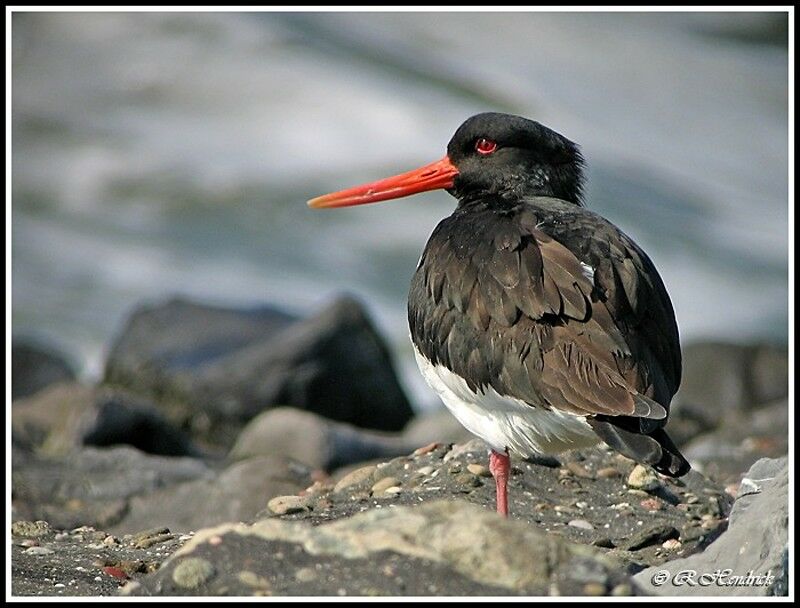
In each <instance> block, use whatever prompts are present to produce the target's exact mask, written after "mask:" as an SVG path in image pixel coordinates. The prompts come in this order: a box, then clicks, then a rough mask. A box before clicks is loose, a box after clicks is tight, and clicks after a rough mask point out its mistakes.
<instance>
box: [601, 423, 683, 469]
mask: <svg viewBox="0 0 800 608" xmlns="http://www.w3.org/2000/svg"><path fill="white" fill-rule="evenodd" d="M587 422H588V423H589V424H590V425H591V426H592V430H594V432H595V433H597V435H598V436H599V437H600V439H602V440H603V441H605V442H606V443H607V444H608V445H609V446H611V447H612V448H614V449H615V450H617V451H618V452H619V453H620V454H623V455H624V456H627V457H628V458H631V459H633V460H635V461H636V462H639V463H641V464H647V465H650V466H651V467H653V468H654V469H655V470H656V471H658V472H659V473H661V474H663V475H667V476H669V477H681V476H683V475H685V474H686V473H688V472H689V469H691V466H690V465H689V463H688V462H687V460H686V459H685V458H684V457H683V454H681V453H680V451H679V450H678V448H677V447H675V444H674V443H672V439H670V438H669V435H667V434H666V433H665V432H664V429H661V428H658V429H655V430H653V431H650V432H648V433H646V434H644V433H642V431H641V430H640V426H639V419H638V418H634V417H630V416H602V415H601V416H596V417H594V418H588V419H587Z"/></svg>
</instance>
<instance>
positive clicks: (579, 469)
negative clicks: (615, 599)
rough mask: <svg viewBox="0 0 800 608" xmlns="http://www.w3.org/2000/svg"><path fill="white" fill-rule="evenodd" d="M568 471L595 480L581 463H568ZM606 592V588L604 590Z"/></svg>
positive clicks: (576, 475) (566, 465)
mask: <svg viewBox="0 0 800 608" xmlns="http://www.w3.org/2000/svg"><path fill="white" fill-rule="evenodd" d="M564 466H565V467H566V468H567V470H568V471H569V472H570V473H572V474H573V475H575V477H582V478H583V479H594V475H593V474H592V473H591V472H590V471H589V470H588V469H587V468H586V467H585V466H583V465H582V464H581V463H579V462H574V461H573V462H568V463H567V464H565V465H564ZM604 591H605V588H604Z"/></svg>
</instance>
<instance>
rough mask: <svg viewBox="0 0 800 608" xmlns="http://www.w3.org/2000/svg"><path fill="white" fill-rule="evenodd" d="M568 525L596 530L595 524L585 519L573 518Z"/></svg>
mask: <svg viewBox="0 0 800 608" xmlns="http://www.w3.org/2000/svg"><path fill="white" fill-rule="evenodd" d="M567 525H568V526H572V527H573V528H579V529H581V530H594V526H593V525H592V524H590V523H589V522H588V521H586V520H585V519H573V520H572V521H570V522H569V523H568V524H567Z"/></svg>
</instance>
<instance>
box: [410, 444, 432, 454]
mask: <svg viewBox="0 0 800 608" xmlns="http://www.w3.org/2000/svg"><path fill="white" fill-rule="evenodd" d="M438 447H439V444H438V443H436V442H433V443H429V444H428V445H425V446H422V447H421V448H417V449H416V450H414V451H413V452H411V455H412V456H422V455H423V454H428V453H429V452H433V450H435V449H436V448H438Z"/></svg>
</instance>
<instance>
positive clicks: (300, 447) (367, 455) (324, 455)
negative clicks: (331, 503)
mask: <svg viewBox="0 0 800 608" xmlns="http://www.w3.org/2000/svg"><path fill="white" fill-rule="evenodd" d="M410 445H411V444H409V443H408V442H407V441H406V440H405V439H404V437H402V436H400V435H397V434H389V433H380V432H377V431H368V430H365V429H360V428H358V427H355V426H353V425H351V424H346V423H343V422H336V421H334V420H330V419H328V418H323V417H322V416H319V415H317V414H314V413H311V412H306V411H303V410H298V409H296V408H290V407H279V408H275V409H272V410H269V411H267V412H264V413H262V414H259V415H258V416H256V417H255V418H254V419H253V420H251V421H250V422H249V423H248V424H247V426H245V428H244V429H242V432H241V433H240V434H239V437H238V438H237V439H236V443H235V444H234V446H233V448H232V449H231V451H230V453H229V454H228V458H230V459H232V460H239V459H242V458H249V457H252V456H258V455H262V456H286V457H287V458H293V459H294V460H297V461H298V462H303V463H305V464H307V465H308V466H310V467H311V468H314V469H323V470H332V469H335V468H338V467H342V466H346V465H349V464H352V463H358V462H363V461H365V460H372V459H376V458H388V457H392V456H398V455H400V454H407V453H408V452H409V451H411V450H412V449H413V447H410Z"/></svg>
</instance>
